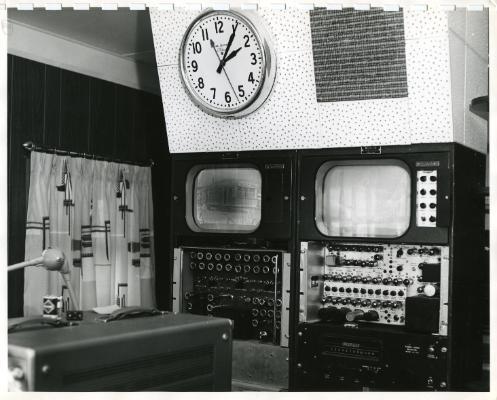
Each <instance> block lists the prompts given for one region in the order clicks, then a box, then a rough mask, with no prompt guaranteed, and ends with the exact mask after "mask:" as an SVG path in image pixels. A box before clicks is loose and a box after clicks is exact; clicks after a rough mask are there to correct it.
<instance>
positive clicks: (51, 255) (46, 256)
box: [7, 248, 69, 274]
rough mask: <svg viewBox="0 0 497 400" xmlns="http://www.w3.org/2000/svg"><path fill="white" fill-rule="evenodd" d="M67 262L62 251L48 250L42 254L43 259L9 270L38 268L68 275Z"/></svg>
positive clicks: (27, 262) (23, 263) (18, 264)
mask: <svg viewBox="0 0 497 400" xmlns="http://www.w3.org/2000/svg"><path fill="white" fill-rule="evenodd" d="M65 261H66V256H65V255H64V253H63V252H62V251H60V250H59V249H51V248H48V249H45V250H43V253H41V257H37V258H33V259H32V260H28V261H23V262H20V263H17V264H13V265H10V266H9V267H8V268H7V270H8V271H9V272H10V271H13V270H16V269H20V268H26V267H32V266H37V267H44V268H45V269H47V270H49V271H59V272H60V273H62V274H67V273H69V268H68V266H67V263H66V262H65Z"/></svg>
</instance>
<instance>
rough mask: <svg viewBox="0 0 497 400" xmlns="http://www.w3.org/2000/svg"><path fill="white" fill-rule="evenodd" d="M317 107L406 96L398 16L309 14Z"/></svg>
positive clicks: (352, 12) (351, 11) (400, 16)
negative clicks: (319, 105)
mask: <svg viewBox="0 0 497 400" xmlns="http://www.w3.org/2000/svg"><path fill="white" fill-rule="evenodd" d="M310 23H311V35H312V50H313V56H314V75H315V81H316V97H317V101H318V102H333V101H347V100H367V99H385V98H398V97H407V76H406V59H405V58H406V57H405V38H404V16H403V13H402V11H399V12H395V11H388V12H387V11H383V10H382V9H371V10H370V11H357V10H354V9H351V8H346V9H343V10H340V11H333V10H326V9H315V10H312V11H311V12H310Z"/></svg>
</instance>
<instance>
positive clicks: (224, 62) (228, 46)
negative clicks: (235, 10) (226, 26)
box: [216, 21, 238, 74]
mask: <svg viewBox="0 0 497 400" xmlns="http://www.w3.org/2000/svg"><path fill="white" fill-rule="evenodd" d="M236 28H238V21H237V22H236V24H235V27H234V28H233V32H231V35H230V38H229V39H228V44H227V45H226V51H225V52H224V56H223V59H222V60H221V61H220V62H219V65H218V67H217V69H216V72H217V73H218V74H220V73H221V71H222V69H223V67H224V64H226V61H227V59H226V55H227V54H228V53H229V51H230V48H231V45H232V43H233V39H234V38H235V34H236Z"/></svg>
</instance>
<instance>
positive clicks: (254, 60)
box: [250, 53, 257, 65]
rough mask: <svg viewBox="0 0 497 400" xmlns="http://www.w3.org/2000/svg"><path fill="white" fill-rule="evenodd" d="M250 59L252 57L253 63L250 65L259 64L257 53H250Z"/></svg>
mask: <svg viewBox="0 0 497 400" xmlns="http://www.w3.org/2000/svg"><path fill="white" fill-rule="evenodd" d="M250 57H252V62H251V63H250V64H252V65H255V64H257V56H256V55H255V53H250Z"/></svg>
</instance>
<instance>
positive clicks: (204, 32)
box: [202, 28, 209, 40]
mask: <svg viewBox="0 0 497 400" xmlns="http://www.w3.org/2000/svg"><path fill="white" fill-rule="evenodd" d="M202 40H209V32H208V31H207V28H205V29H204V28H202Z"/></svg>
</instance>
